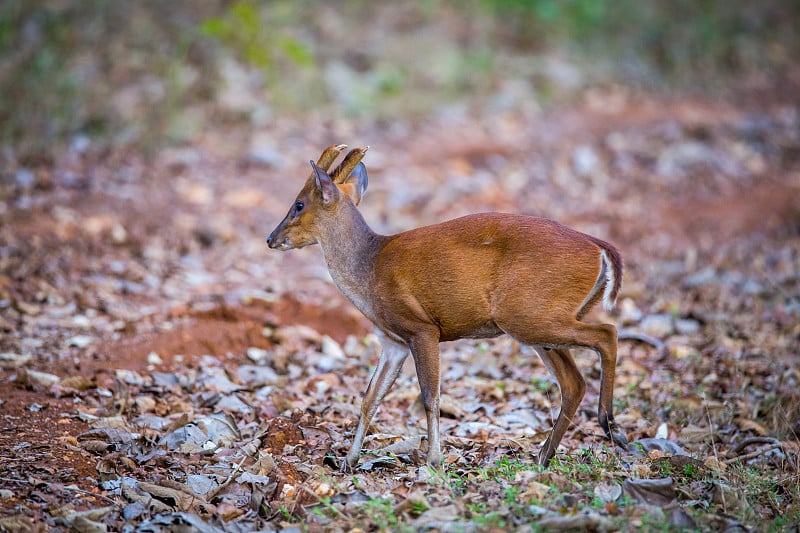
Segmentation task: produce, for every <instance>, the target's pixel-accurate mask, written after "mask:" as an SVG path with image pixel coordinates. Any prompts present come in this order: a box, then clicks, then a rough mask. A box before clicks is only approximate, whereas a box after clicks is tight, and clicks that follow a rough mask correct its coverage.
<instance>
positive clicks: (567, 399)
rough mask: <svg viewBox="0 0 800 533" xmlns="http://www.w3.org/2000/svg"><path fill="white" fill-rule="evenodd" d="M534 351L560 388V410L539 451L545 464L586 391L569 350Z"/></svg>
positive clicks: (552, 453)
mask: <svg viewBox="0 0 800 533" xmlns="http://www.w3.org/2000/svg"><path fill="white" fill-rule="evenodd" d="M536 351H537V352H538V353H539V357H541V358H542V361H544V364H545V366H547V368H548V369H549V370H550V372H551V373H552V374H553V376H555V378H556V380H557V381H558V387H559V389H561V411H560V412H559V413H558V418H556V423H555V424H554V425H553V430H552V431H551V432H550V436H549V437H547V440H546V441H545V443H544V446H542V449H541V450H540V451H539V460H538V462H539V464H540V465H541V466H547V464H548V463H549V462H550V459H552V458H553V456H554V455H555V453H556V448H557V447H558V445H559V443H560V442H561V439H562V438H563V437H564V433H565V432H566V431H567V428H568V427H569V426H570V424H571V423H572V420H573V417H574V416H575V413H576V412H577V410H578V406H579V405H580V404H581V400H582V399H583V395H584V394H585V393H586V383H585V382H584V381H583V376H581V374H580V372H579V371H578V367H577V366H575V360H574V359H573V358H572V354H570V353H569V350H566V349H545V348H537V349H536Z"/></svg>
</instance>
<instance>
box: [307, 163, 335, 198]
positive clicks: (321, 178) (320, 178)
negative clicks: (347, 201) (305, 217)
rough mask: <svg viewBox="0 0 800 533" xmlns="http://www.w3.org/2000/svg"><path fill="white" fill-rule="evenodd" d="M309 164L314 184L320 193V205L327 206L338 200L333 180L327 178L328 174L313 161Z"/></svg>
mask: <svg viewBox="0 0 800 533" xmlns="http://www.w3.org/2000/svg"><path fill="white" fill-rule="evenodd" d="M310 163H311V167H312V168H313V169H314V184H315V185H316V186H317V189H318V190H319V192H321V193H322V203H323V204H324V205H328V204H331V203H333V202H335V201H336V200H338V199H339V189H337V188H336V185H334V184H333V180H332V179H331V177H330V176H328V173H327V172H325V171H324V170H322V169H321V168H319V167H318V166H317V165H316V164H315V163H314V161H310Z"/></svg>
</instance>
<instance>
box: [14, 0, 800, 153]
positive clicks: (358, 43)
mask: <svg viewBox="0 0 800 533" xmlns="http://www.w3.org/2000/svg"><path fill="white" fill-rule="evenodd" d="M798 27H800V4H799V3H797V2H787V1H781V0H764V1H759V2H749V1H746V0H696V1H693V0H676V1H671V2H659V1H654V0H644V1H638V0H614V1H612V0H564V1H560V0H466V1H450V0H413V1H408V2H391V3H390V2H369V1H366V0H363V1H362V0H352V1H346V2H345V1H339V2H322V1H319V2H317V1H297V2H295V1H283V0H275V1H268V2H256V1H234V2H231V1H219V0H208V1H204V2H161V1H157V0H145V1H139V2H109V1H105V0H51V1H46V0H33V1H31V0H4V1H3V2H2V3H0V142H2V143H3V144H4V145H5V146H6V147H8V146H13V147H14V148H15V150H16V151H17V152H22V153H34V152H36V151H39V150H43V149H45V150H46V149H47V147H52V146H53V143H58V142H65V141H66V142H69V141H70V140H74V139H75V138H76V136H77V137H78V138H79V139H84V141H79V142H85V139H90V140H92V141H93V142H100V143H102V144H108V145H114V146H119V145H131V144H133V145H136V146H139V147H144V148H152V147H153V146H154V144H157V143H165V142H166V143H190V142H192V140H194V139H196V138H197V137H198V136H199V135H201V134H202V132H203V131H204V130H205V129H207V128H209V127H210V126H211V125H215V126H219V125H236V127H237V128H238V129H239V131H241V129H242V128H261V127H264V126H265V125H268V124H269V123H270V122H271V121H273V120H275V119H276V117H279V116H287V115H292V116H295V117H298V118H299V117H308V118H312V117H315V118H318V119H319V118H323V117H328V118H334V117H336V118H349V119H353V120H357V121H368V122H370V123H376V122H381V121H385V122H386V123H389V122H391V121H393V120H398V119H402V120H414V119H419V118H420V117H426V116H430V115H431V114H434V113H448V112H453V109H459V108H469V109H474V108H490V109H495V110H511V111H517V112H522V113H524V112H530V111H531V109H534V110H538V109H541V108H548V107H550V106H553V105H557V104H561V103H564V102H569V101H571V100H573V99H575V98H577V97H579V96H580V95H582V94H584V91H585V90H586V88H587V87H591V86H596V85H602V84H613V83H619V84H623V85H625V86H627V87H636V88H641V89H644V90H646V91H648V92H655V93H670V92H672V91H675V90H680V91H681V92H684V93H685V92H689V93H693V94H698V93H700V94H712V95H718V94H720V93H725V92H727V91H730V90H732V89H740V90H741V89H743V88H746V87H751V86H758V85H759V84H760V85H773V86H774V85H775V83H776V80H779V79H780V77H781V76H785V75H786V73H787V71H788V69H789V67H791V62H792V60H793V58H796V57H797V55H798V52H800V32H798V31H797V28H798Z"/></svg>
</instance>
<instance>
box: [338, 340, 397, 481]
mask: <svg viewBox="0 0 800 533" xmlns="http://www.w3.org/2000/svg"><path fill="white" fill-rule="evenodd" d="M378 340H379V341H380V343H381V356H380V359H379V360H378V366H377V367H376V368H375V372H373V373H372V378H371V379H370V381H369V385H368V386H367V391H366V392H365V393H364V400H363V401H362V402H361V417H360V418H359V419H358V427H356V433H355V435H354V436H353V445H352V446H351V448H350V453H348V454H347V458H346V459H345V462H344V463H342V471H344V472H349V471H351V470H352V469H353V468H355V466H356V464H357V463H358V457H359V455H360V454H361V447H362V446H363V445H364V437H365V436H366V434H367V428H368V427H369V424H370V422H371V421H372V417H374V416H375V412H376V411H377V410H378V405H380V403H381V401H382V400H383V397H384V396H386V393H387V392H389V389H391V388H392V385H393V384H394V382H395V380H396V379H397V375H398V374H399V373H400V369H401V368H402V367H403V362H404V361H405V360H406V358H407V357H408V346H406V345H404V344H400V343H398V342H395V341H393V340H392V339H390V338H389V337H387V336H386V335H384V334H383V333H382V332H380V331H379V332H378Z"/></svg>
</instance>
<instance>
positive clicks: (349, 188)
mask: <svg viewBox="0 0 800 533" xmlns="http://www.w3.org/2000/svg"><path fill="white" fill-rule="evenodd" d="M368 182H369V178H368V177H367V167H365V166H364V163H359V164H358V165H357V166H356V168H354V169H353V171H352V172H351V173H350V175H349V176H347V179H346V180H345V181H344V184H343V185H342V191H343V192H344V193H345V194H347V196H349V197H350V199H351V200H352V201H353V203H354V204H355V205H358V204H359V202H361V198H362V197H363V196H364V193H365V192H366V191H367V183H368Z"/></svg>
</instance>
